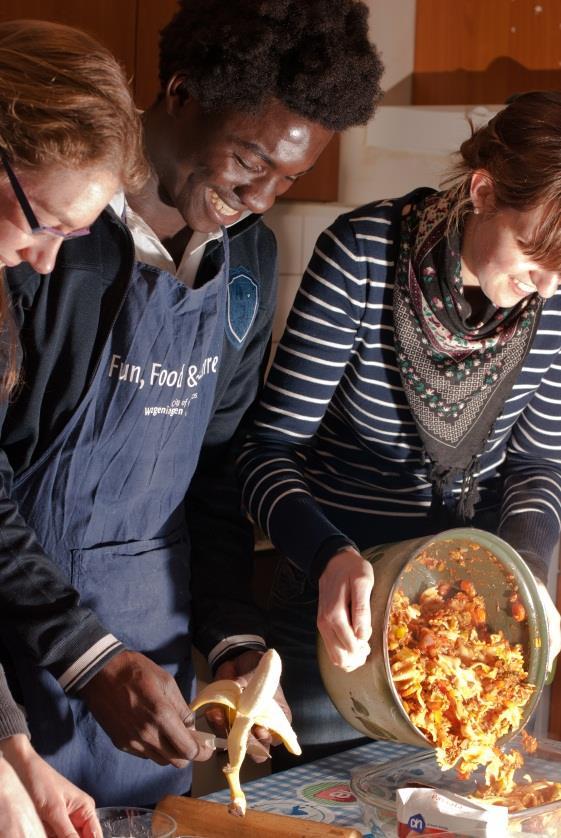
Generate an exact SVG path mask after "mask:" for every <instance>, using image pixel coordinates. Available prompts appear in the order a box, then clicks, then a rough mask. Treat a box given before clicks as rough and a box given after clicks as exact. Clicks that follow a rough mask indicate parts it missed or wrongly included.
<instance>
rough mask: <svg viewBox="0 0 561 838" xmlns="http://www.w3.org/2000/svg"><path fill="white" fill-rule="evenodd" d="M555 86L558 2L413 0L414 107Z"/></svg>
mask: <svg viewBox="0 0 561 838" xmlns="http://www.w3.org/2000/svg"><path fill="white" fill-rule="evenodd" d="M544 89H556V90H559V89H561V0H542V2H541V3H538V2H535V0H417V15H416V38H415V69H414V76H413V104H415V105H452V104H453V105H463V104H491V103H501V102H504V101H505V99H506V98H507V97H508V96H510V95H512V94H513V93H520V92H523V91H527V90H544Z"/></svg>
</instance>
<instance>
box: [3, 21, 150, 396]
mask: <svg viewBox="0 0 561 838" xmlns="http://www.w3.org/2000/svg"><path fill="white" fill-rule="evenodd" d="M0 146H1V147H2V148H3V149H4V151H5V153H6V155H7V156H8V158H9V160H10V162H11V163H13V165H14V166H15V167H17V168H20V169H27V170H28V171H29V170H32V169H35V168H37V169H41V168H42V167H44V166H52V165H62V166H64V167H66V168H82V167H85V166H92V165H98V166H99V167H102V168H106V169H107V170H108V171H110V172H112V173H113V174H115V175H116V176H117V177H118V178H119V180H120V182H121V183H122V184H123V186H124V187H125V188H126V189H128V190H135V189H138V188H140V186H141V185H142V184H143V183H144V181H145V179H146V177H147V173H148V168H147V163H146V162H145V158H144V154H143V149H142V131H141V124H140V118H139V114H138V112H137V110H136V108H135V105H134V102H133V100H132V96H131V93H130V90H129V87H128V84H127V81H126V78H125V76H124V73H123V70H122V68H121V67H120V66H119V64H118V63H117V61H116V60H115V58H114V57H113V56H112V55H111V53H110V52H109V50H107V49H105V47H103V46H101V44H99V43H98V42H97V41H96V40H95V39H94V38H92V37H91V36H90V35H87V34H86V33H85V32H81V31H80V30H78V29H74V28H72V27H70V26H64V25H62V24H59V23H51V22H47V21H39V20H11V21H6V22H3V23H0ZM0 174H1V171H0ZM0 330H1V335H2V336H1V341H2V347H1V348H0V352H1V353H2V355H3V371H2V373H1V374H0V396H4V397H5V396H6V395H7V394H9V392H10V390H11V389H12V388H13V386H14V384H15V381H16V379H17V372H16V339H15V327H14V323H13V319H12V317H11V315H10V307H9V299H8V294H7V290H6V287H5V282H4V281H2V282H0Z"/></svg>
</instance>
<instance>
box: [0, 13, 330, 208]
mask: <svg viewBox="0 0 561 838" xmlns="http://www.w3.org/2000/svg"><path fill="white" fill-rule="evenodd" d="M176 9H177V2H176V0H95V2H90V3H85V2H79V0H2V4H1V5H0V20H11V19H15V18H38V19H40V20H56V21H59V22H60V23H68V24H70V25H72V26H78V27H80V28H82V29H85V30H86V31H88V32H90V33H91V34H92V35H95V36H96V37H97V38H98V39H99V40H100V41H101V42H102V43H103V44H105V46H107V47H108V48H109V49H110V50H111V51H112V52H113V53H114V54H115V55H116V56H117V58H118V59H119V60H120V61H121V62H122V63H123V65H124V66H125V68H126V71H127V75H128V77H129V78H130V79H131V82H132V86H133V90H134V94H135V99H136V102H137V103H138V106H139V107H141V108H147V107H148V106H149V105H150V104H151V103H152V102H153V101H154V99H155V97H156V96H157V94H158V91H159V81H158V43H159V32H160V30H161V29H162V27H163V26H165V24H166V23H167V22H168V20H170V19H171V17H172V15H173V14H174V13H175V11H176ZM338 178H339V139H338V137H336V138H335V139H334V140H333V141H332V142H331V143H330V145H329V147H328V148H327V149H326V150H325V152H324V153H323V154H322V156H321V157H320V159H319V160H318V162H317V164H316V166H315V168H314V169H313V171H312V172H310V173H309V174H307V175H305V176H304V177H303V178H301V179H300V180H299V181H298V182H297V183H295V184H294V186H292V187H291V188H290V190H289V192H288V193H287V194H286V196H285V198H286V199H289V200H301V201H336V200H337V188H338Z"/></svg>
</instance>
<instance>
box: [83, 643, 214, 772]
mask: <svg viewBox="0 0 561 838" xmlns="http://www.w3.org/2000/svg"><path fill="white" fill-rule="evenodd" d="M80 696H81V697H82V698H83V699H84V700H85V702H86V704H87V705H88V708H89V710H90V712H91V713H92V714H93V716H94V717H95V718H96V720H97V721H98V722H99V724H100V725H101V726H102V728H103V729H104V730H105V731H106V733H107V734H108V736H110V737H111V741H112V742H113V744H114V745H115V746H116V747H117V748H119V749H120V750H122V751H126V752H127V753H129V754H134V755H135V756H138V757H142V758H143V759H151V760H153V761H154V762H157V763H158V765H168V764H170V765H174V766H175V767H176V768H185V766H186V765H187V761H188V760H197V761H199V762H202V761H204V760H207V759H209V758H210V757H211V756H212V754H213V753H214V749H213V748H212V747H210V746H209V745H208V744H205V743H204V741H203V740H202V739H201V738H199V737H197V735H196V732H195V731H194V730H193V728H194V717H193V714H192V713H191V710H190V708H189V705H188V704H187V703H186V702H185V699H184V698H183V696H182V695H181V692H180V690H179V687H178V686H177V684H176V682H175V680H174V679H173V678H172V677H171V675H169V673H167V672H166V671H165V670H164V669H162V668H161V667H159V666H157V665H156V664H155V663H154V662H153V661H151V660H150V659H149V658H147V657H146V656H145V655H141V654H140V653H139V652H121V653H120V654H118V655H116V656H115V657H114V658H112V659H111V660H110V661H109V662H108V663H106V664H105V666H104V667H103V669H102V670H100V672H98V673H97V674H96V675H94V677H93V678H92V679H91V681H89V682H88V683H87V684H86V685H85V687H83V688H82V689H81V690H80Z"/></svg>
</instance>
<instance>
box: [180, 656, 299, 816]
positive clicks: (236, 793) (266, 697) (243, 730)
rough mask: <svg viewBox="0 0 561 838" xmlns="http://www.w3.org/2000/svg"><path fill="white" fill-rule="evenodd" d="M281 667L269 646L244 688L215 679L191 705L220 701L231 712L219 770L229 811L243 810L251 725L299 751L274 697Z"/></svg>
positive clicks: (279, 660)
mask: <svg viewBox="0 0 561 838" xmlns="http://www.w3.org/2000/svg"><path fill="white" fill-rule="evenodd" d="M281 669H282V664H281V659H280V657H279V655H278V653H277V652H276V651H275V650H274V649H269V650H268V651H267V652H265V654H264V655H263V657H262V658H261V660H260V661H259V664H258V665H257V667H256V668H255V670H254V672H253V674H252V676H251V678H250V679H249V681H248V684H247V686H246V687H245V688H243V687H241V686H240V684H238V682H237V681H232V680H222V681H215V682H214V683H212V684H209V685H208V686H206V687H205V688H204V689H203V690H201V692H200V693H199V695H198V696H197V697H196V698H195V700H194V702H193V703H192V705H191V709H192V710H193V712H195V710H198V708H199V707H202V706H203V705H205V704H223V705H224V706H225V707H228V708H229V709H230V710H231V711H232V713H233V714H234V722H233V724H232V728H231V730H230V733H229V734H228V739H227V745H228V758H229V762H228V765H227V766H226V767H225V768H224V769H223V770H224V774H225V775H226V779H227V781H228V786H229V787H230V797H231V803H230V807H229V810H230V812H232V814H235V815H245V811H246V805H247V804H246V799H245V794H244V793H243V791H242V787H241V785H240V768H241V765H242V762H243V760H244V757H245V755H246V751H247V747H248V738H249V735H250V732H251V728H252V727H253V725H261V726H262V727H266V728H268V729H269V730H270V731H271V732H273V733H276V734H277V735H278V736H279V737H280V738H281V739H282V741H283V743H284V745H285V746H286V748H288V750H289V751H290V753H292V754H297V755H298V754H301V753H302V751H301V748H300V745H299V744H298V740H297V738H296V734H295V733H294V731H293V730H292V726H291V724H290V722H289V721H288V719H287V717H286V716H285V714H284V712H283V711H282V709H281V707H280V705H279V704H278V703H277V701H276V700H275V698H274V695H275V693H276V691H277V688H278V685H279V681H280V675H281Z"/></svg>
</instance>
